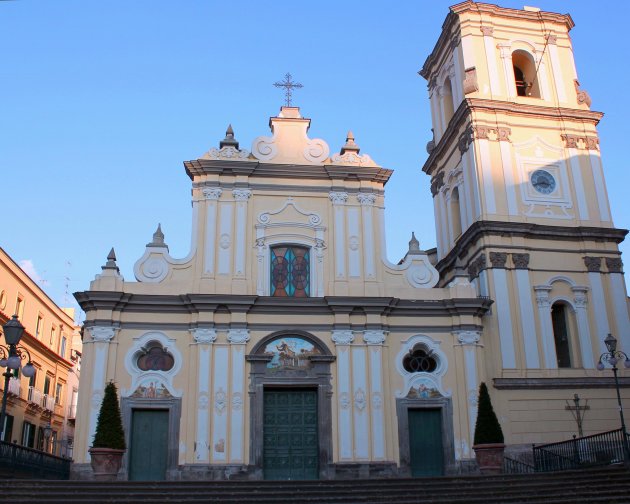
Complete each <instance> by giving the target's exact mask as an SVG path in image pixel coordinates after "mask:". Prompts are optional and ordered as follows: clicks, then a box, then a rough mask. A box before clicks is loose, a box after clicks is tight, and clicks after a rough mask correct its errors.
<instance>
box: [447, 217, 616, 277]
mask: <svg viewBox="0 0 630 504" xmlns="http://www.w3.org/2000/svg"><path fill="white" fill-rule="evenodd" d="M626 234H628V230H627V229H616V228H599V227H586V226H580V227H566V226H549V225H544V224H533V223H525V222H503V221H477V222H474V223H473V224H472V225H471V226H470V227H469V228H468V229H467V230H466V231H465V232H464V234H463V235H462V236H461V237H460V238H459V240H457V243H456V244H455V246H454V247H453V248H452V249H451V251H450V252H449V253H448V254H447V255H446V257H444V258H443V259H442V260H440V262H438V264H437V265H436V269H437V270H438V271H439V272H440V274H442V273H443V272H444V271H445V270H447V269H449V268H452V267H454V265H455V263H456V262H457V259H458V258H459V257H465V256H466V255H467V254H468V253H469V252H470V251H473V250H474V248H471V247H473V245H474V244H475V242H476V241H477V240H479V239H480V238H481V237H483V236H510V237H521V238H530V239H541V240H552V241H558V240H567V241H589V240H595V241H610V242H613V243H617V244H619V243H621V242H622V241H623V239H624V237H625V236H626Z"/></svg>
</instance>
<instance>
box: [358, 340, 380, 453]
mask: <svg viewBox="0 0 630 504" xmlns="http://www.w3.org/2000/svg"><path fill="white" fill-rule="evenodd" d="M363 341H365V343H366V344H367V346H368V354H369V363H370V396H371V401H370V402H371V404H370V406H371V408H370V410H371V414H372V415H371V416H372V418H371V419H372V422H371V423H372V432H371V436H370V439H371V440H372V460H385V416H384V414H383V370H382V362H383V352H382V349H383V343H384V342H385V332H384V331H365V333H364V334H363Z"/></svg>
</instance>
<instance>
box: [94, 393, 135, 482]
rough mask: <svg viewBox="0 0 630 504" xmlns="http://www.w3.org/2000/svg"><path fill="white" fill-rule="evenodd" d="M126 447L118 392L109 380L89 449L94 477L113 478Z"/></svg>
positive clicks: (99, 478) (105, 479)
mask: <svg viewBox="0 0 630 504" xmlns="http://www.w3.org/2000/svg"><path fill="white" fill-rule="evenodd" d="M126 448H127V446H126V444H125V432H124V430H123V426H122V418H121V416H120V405H119V404H118V392H117V390H116V385H114V382H109V383H108V384H107V385H106V386H105V394H104V396H103V402H102V403H101V409H100V411H99V413H98V419H97V421H96V432H95V434H94V441H93V442H92V447H91V448H90V449H89V452H90V463H91V465H92V471H93V472H94V478H95V479H96V480H99V481H112V480H115V479H116V476H117V474H118V471H119V470H120V466H121V465H122V458H123V455H124V453H125V450H126Z"/></svg>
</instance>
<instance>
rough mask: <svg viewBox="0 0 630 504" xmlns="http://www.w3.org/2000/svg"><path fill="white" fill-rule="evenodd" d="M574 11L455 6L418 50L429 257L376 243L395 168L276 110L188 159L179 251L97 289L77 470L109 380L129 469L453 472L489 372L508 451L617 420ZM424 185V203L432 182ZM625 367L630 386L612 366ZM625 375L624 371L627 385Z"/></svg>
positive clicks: (614, 265) (617, 271)
mask: <svg viewBox="0 0 630 504" xmlns="http://www.w3.org/2000/svg"><path fill="white" fill-rule="evenodd" d="M571 28H573V21H572V19H571V17H570V16H569V15H560V14H554V13H549V12H541V11H539V10H538V9H533V8H526V9H525V10H515V9H505V8H501V7H498V6H495V5H489V4H476V3H474V2H470V1H469V2H464V3H461V4H458V5H455V6H453V7H452V8H451V10H450V12H449V14H448V16H447V18H446V21H445V23H444V25H443V32H442V34H441V36H440V38H439V40H438V42H437V44H436V46H435V48H434V50H433V51H432V53H431V54H430V55H429V57H428V58H427V60H426V61H425V63H424V65H423V67H422V70H421V72H420V73H421V75H422V76H423V77H424V78H425V79H427V81H428V85H429V86H428V87H429V98H430V100H431V110H432V118H433V126H434V135H435V136H434V138H433V140H432V141H431V142H430V143H429V145H428V146H427V150H428V159H427V161H426V162H425V164H424V167H423V171H424V172H425V173H426V174H427V175H428V176H430V177H431V193H432V196H433V200H434V203H435V219H436V228H437V233H438V236H437V249H435V250H431V251H423V250H421V249H420V244H419V242H418V240H417V239H416V237H415V236H411V239H410V242H409V250H408V252H407V254H406V255H405V257H404V258H403V259H402V260H400V261H396V262H390V261H389V260H388V259H387V257H386V254H385V248H386V247H385V243H386V242H385V232H386V229H385V220H384V208H385V185H386V183H387V181H388V180H389V179H390V177H391V176H392V175H393V172H392V170H390V169H387V168H384V167H382V166H381V165H379V164H378V163H377V162H376V161H375V160H373V159H371V158H370V157H369V156H368V155H366V154H364V153H362V151H361V150H360V148H359V145H358V144H357V141H356V140H355V138H354V137H353V135H352V134H351V133H349V134H348V136H347V138H346V139H345V144H344V143H343V141H342V142H339V143H340V144H343V147H342V148H341V149H340V151H339V152H331V150H330V148H329V145H328V143H327V142H325V141H324V140H321V139H311V138H309V136H308V129H309V126H310V119H307V118H305V117H303V115H302V113H301V111H300V109H299V108H297V107H282V108H281V110H280V113H279V114H278V115H277V116H276V117H272V118H271V119H270V123H269V125H270V127H271V134H270V135H268V136H261V137H258V138H256V139H254V140H253V142H252V144H251V149H249V150H248V149H244V148H241V145H240V144H239V142H238V141H237V140H236V138H235V136H234V132H233V131H232V129H231V128H228V131H227V133H226V137H225V138H224V139H223V140H222V141H221V142H220V143H219V146H218V148H212V149H210V150H209V151H208V152H207V153H206V154H204V155H203V156H201V157H200V158H199V159H195V160H192V161H188V162H185V163H184V166H185V170H186V174H187V175H188V177H189V178H190V179H191V183H192V208H193V212H192V215H193V224H192V233H193V236H192V245H191V249H190V253H189V254H188V255H187V256H186V257H183V258H174V257H172V256H171V255H170V253H169V248H168V245H167V242H166V239H165V236H164V234H163V232H162V230H161V229H160V227H159V226H158V229H157V230H156V232H155V233H154V235H153V238H152V239H151V240H150V242H149V243H148V244H147V245H146V249H145V252H144V254H143V255H142V257H140V259H138V261H137V262H136V264H135V267H134V274H135V278H136V281H126V280H125V279H124V278H123V277H122V275H121V274H120V272H119V270H118V267H117V264H116V257H115V254H114V252H113V250H112V252H111V253H110V254H109V256H108V258H107V262H106V263H105V265H104V266H103V267H102V272H101V273H100V274H99V275H97V277H96V278H95V280H94V281H93V282H92V283H91V285H90V288H89V290H87V291H85V292H78V293H76V294H75V296H76V298H77V300H78V301H79V303H80V305H81V307H82V308H83V309H84V310H85V312H86V322H85V334H84V347H85V366H86V369H87V372H84V375H83V377H82V378H83V379H82V384H81V387H82V393H81V396H80V399H79V400H80V403H79V415H78V422H77V435H76V440H77V442H76V450H75V462H76V464H75V474H76V475H77V477H82V476H84V477H88V475H89V472H88V462H89V455H88V448H89V446H90V443H91V439H92V436H93V434H94V428H95V425H96V418H97V414H98V409H99V405H100V401H101V398H102V395H103V389H104V386H105V384H106V383H107V382H108V381H110V380H113V381H115V382H116V383H117V385H118V387H119V389H120V393H121V400H122V412H123V420H124V425H125V431H126V435H127V438H128V447H129V448H128V451H127V455H126V458H125V462H124V469H123V471H124V476H123V477H125V478H129V479H164V478H168V479H180V478H181V479H204V478H208V479H210V478H211V479H216V478H232V477H240V478H250V479H257V478H267V479H308V478H313V479H316V478H322V479H326V478H340V477H373V476H391V475H430V474H445V473H453V472H459V471H466V470H468V469H469V467H470V466H471V461H472V458H473V453H472V449H471V448H472V440H473V431H474V423H475V418H476V412H477V405H476V398H477V390H478V387H479V383H480V382H481V381H485V382H486V383H487V384H488V385H489V388H490V393H491V396H492V399H493V402H494V405H495V409H496V411H497V413H498V416H499V420H500V422H501V425H502V427H503V430H504V432H505V435H506V442H507V443H508V445H509V449H510V450H511V451H518V450H519V449H520V448H522V447H529V446H530V444H531V443H540V442H545V441H555V440H561V439H566V438H569V437H570V436H571V435H572V434H573V433H576V432H577V428H576V425H575V422H574V420H573V418H572V416H571V412H570V411H568V410H566V409H565V406H566V400H567V399H572V398H573V395H574V394H575V393H579V394H580V396H581V397H582V398H583V399H587V400H588V401H589V404H590V407H591V410H590V413H589V416H588V417H587V419H586V420H585V423H584V431H585V432H586V433H593V432H598V431H604V430H608V429H613V428H616V427H618V410H617V408H616V402H615V391H614V389H613V387H612V381H611V378H610V376H608V375H606V374H603V373H601V372H599V371H597V370H596V369H595V366H596V363H597V361H598V357H599V354H600V353H601V352H602V351H604V348H603V339H604V337H605V336H606V334H608V333H613V334H615V335H616V337H617V338H618V339H619V341H620V346H621V347H622V348H623V349H625V350H630V326H629V324H628V307H627V304H626V288H625V284H624V279H623V274H622V264H621V258H620V253H619V250H618V247H617V246H618V243H619V242H621V241H622V240H623V238H624V236H625V234H626V231H625V230H620V229H617V228H615V227H614V225H613V222H612V217H611V215H610V208H609V204H608V198H607V193H606V186H605V182H604V170H603V165H602V161H601V156H600V150H599V142H598V136H597V130H596V126H597V123H598V121H599V120H600V119H601V116H602V114H601V113H599V112H594V111H592V110H591V109H590V98H589V96H588V94H587V93H586V92H585V91H584V90H583V89H582V88H581V87H580V86H579V84H578V81H577V79H578V77H577V74H576V69H575V65H574V60H573V52H572V46H571V40H570V38H569V31H570V30H571ZM426 197H430V196H429V195H426ZM624 380H625V378H624ZM624 383H626V382H625V381H624Z"/></svg>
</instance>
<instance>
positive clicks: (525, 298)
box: [512, 254, 540, 369]
mask: <svg viewBox="0 0 630 504" xmlns="http://www.w3.org/2000/svg"><path fill="white" fill-rule="evenodd" d="M512 262H513V263H514V268H516V270H515V272H514V276H515V277H516V289H517V291H518V306H519V309H520V315H521V331H522V334H523V346H524V347H525V348H524V350H525V366H526V367H527V368H528V369H539V368H540V357H539V354H538V338H537V337H536V321H535V318H534V304H533V303H532V289H531V285H530V282H529V254H512Z"/></svg>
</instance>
